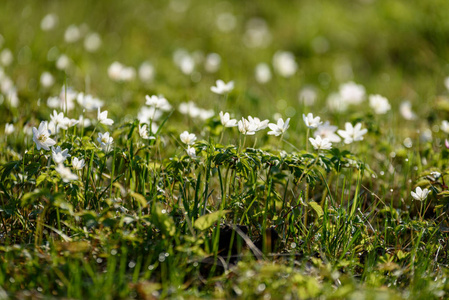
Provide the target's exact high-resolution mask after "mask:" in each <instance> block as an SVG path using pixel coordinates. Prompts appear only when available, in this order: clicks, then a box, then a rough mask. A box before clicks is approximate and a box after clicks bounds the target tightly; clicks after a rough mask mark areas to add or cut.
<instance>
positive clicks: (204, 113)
mask: <svg viewBox="0 0 449 300" xmlns="http://www.w3.org/2000/svg"><path fill="white" fill-rule="evenodd" d="M213 116H215V112H214V110H213V109H199V115H198V117H199V118H200V119H201V120H203V121H204V120H207V119H209V118H212V117H213Z"/></svg>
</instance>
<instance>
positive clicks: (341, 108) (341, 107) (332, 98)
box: [326, 93, 349, 112]
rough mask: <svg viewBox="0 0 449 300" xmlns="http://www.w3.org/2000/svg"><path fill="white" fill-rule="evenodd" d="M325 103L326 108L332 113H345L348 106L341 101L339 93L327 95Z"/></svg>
mask: <svg viewBox="0 0 449 300" xmlns="http://www.w3.org/2000/svg"><path fill="white" fill-rule="evenodd" d="M326 103H327V107H329V109H330V110H331V111H333V112H345V111H346V110H347V109H348V106H349V104H348V103H347V102H346V101H343V98H342V97H341V95H340V94H339V93H331V94H330V95H328V96H327V100H326Z"/></svg>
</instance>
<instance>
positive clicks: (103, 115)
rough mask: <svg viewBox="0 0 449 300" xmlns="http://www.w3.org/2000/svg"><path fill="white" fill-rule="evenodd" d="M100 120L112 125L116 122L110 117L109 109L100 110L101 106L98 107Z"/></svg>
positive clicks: (102, 122)
mask: <svg viewBox="0 0 449 300" xmlns="http://www.w3.org/2000/svg"><path fill="white" fill-rule="evenodd" d="M97 119H98V122H100V123H101V124H104V125H112V124H114V121H113V120H112V119H108V111H107V110H105V111H104V112H101V111H100V108H98V114H97Z"/></svg>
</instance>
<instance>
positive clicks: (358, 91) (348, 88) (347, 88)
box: [339, 81, 365, 105]
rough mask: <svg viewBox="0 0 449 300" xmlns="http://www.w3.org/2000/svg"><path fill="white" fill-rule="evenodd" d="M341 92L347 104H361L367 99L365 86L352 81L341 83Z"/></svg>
mask: <svg viewBox="0 0 449 300" xmlns="http://www.w3.org/2000/svg"><path fill="white" fill-rule="evenodd" d="M339 93H340V96H341V99H342V100H343V101H344V102H346V103H347V104H354V105H355V104H360V103H362V102H363V100H365V87H364V86H363V85H361V84H357V83H355V82H352V81H350V82H347V83H344V84H341V85H340V90H339Z"/></svg>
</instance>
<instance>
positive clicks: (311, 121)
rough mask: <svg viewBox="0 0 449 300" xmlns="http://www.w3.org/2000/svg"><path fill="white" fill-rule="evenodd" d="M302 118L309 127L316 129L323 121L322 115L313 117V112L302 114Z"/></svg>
mask: <svg viewBox="0 0 449 300" xmlns="http://www.w3.org/2000/svg"><path fill="white" fill-rule="evenodd" d="M302 119H303V120H304V124H306V126H307V128H310V129H315V128H317V127H318V126H319V125H320V124H321V123H323V122H321V121H320V120H321V118H320V117H315V118H314V117H313V114H312V113H308V114H307V116H306V115H305V114H303V115H302Z"/></svg>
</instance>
